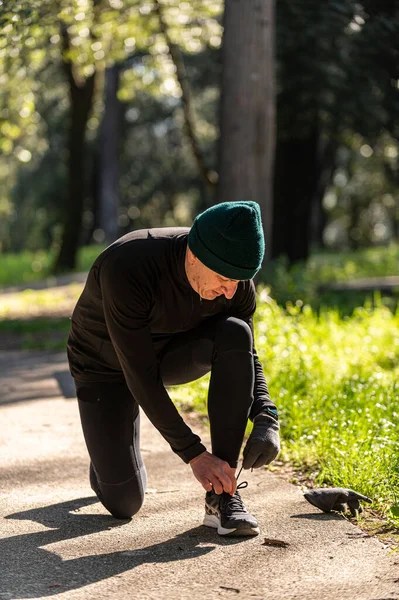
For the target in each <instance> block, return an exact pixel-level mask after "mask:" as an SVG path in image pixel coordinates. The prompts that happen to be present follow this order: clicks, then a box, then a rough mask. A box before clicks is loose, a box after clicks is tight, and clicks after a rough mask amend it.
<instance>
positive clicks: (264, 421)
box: [242, 413, 280, 469]
mask: <svg viewBox="0 0 399 600" xmlns="http://www.w3.org/2000/svg"><path fill="white" fill-rule="evenodd" d="M279 429H280V427H279V424H278V421H277V419H273V417H271V416H269V415H266V414H262V413H261V414H259V415H257V416H256V417H255V418H254V426H253V429H252V432H251V435H250V436H249V438H248V441H247V443H246V445H245V448H244V460H243V463H242V466H243V468H244V469H258V468H259V467H263V465H268V464H269V463H271V462H272V460H274V459H275V458H276V456H277V454H278V453H279V452H280V435H279Z"/></svg>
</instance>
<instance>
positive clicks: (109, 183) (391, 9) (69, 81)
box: [0, 0, 399, 274]
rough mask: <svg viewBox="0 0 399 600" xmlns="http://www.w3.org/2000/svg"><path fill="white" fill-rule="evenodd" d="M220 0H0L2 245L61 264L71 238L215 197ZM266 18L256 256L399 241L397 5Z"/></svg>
mask: <svg viewBox="0 0 399 600" xmlns="http://www.w3.org/2000/svg"><path fill="white" fill-rule="evenodd" d="M224 8H225V7H224V3H223V2H222V1H221V0H220V1H219V0H206V1H204V0H201V1H200V0H192V1H191V2H184V1H183V2H182V1H178V0H163V1H162V2H161V1H159V2H157V1H156V2H150V1H147V0H142V1H141V2H138V1H137V0H70V1H62V0H30V1H29V2H27V1H25V0H15V1H14V2H13V3H12V7H11V6H10V5H9V3H6V2H0V83H1V92H0V103H1V104H0V183H1V185H0V252H1V254H2V255H3V256H4V255H5V253H20V252H22V251H38V250H40V251H51V253H52V254H51V256H52V257H53V258H52V263H51V264H47V265H46V269H47V270H49V269H53V270H54V269H58V270H66V266H67V265H68V264H69V266H71V267H72V266H73V267H75V266H76V265H77V262H76V261H77V258H76V257H77V250H78V248H79V247H81V246H84V245H88V244H104V243H107V242H109V241H111V240H112V239H114V238H115V237H117V236H119V235H122V234H124V233H126V232H128V231H130V230H131V229H135V228H141V227H149V226H166V225H175V224H177V225H189V224H190V223H191V221H192V219H193V217H194V216H195V215H196V214H197V213H198V212H199V211H200V210H202V209H204V208H206V207H207V206H209V205H211V204H212V203H214V202H217V201H218V189H217V180H218V169H219V153H220V146H221V145H223V140H222V139H220V95H221V84H220V81H221V70H222V60H221V44H222V40H223V11H224ZM273 29H274V31H273V34H274V38H275V56H274V70H275V74H276V107H277V111H276V125H277V128H276V140H275V148H276V152H275V163H274V195H273V209H274V210H273V217H272V220H273V227H272V234H273V235H272V244H271V245H272V250H271V256H272V257H273V258H276V259H277V258H279V257H285V258H280V261H281V260H283V261H284V260H286V261H287V263H288V264H295V263H298V262H300V261H304V260H306V259H308V258H309V256H310V255H311V254H312V253H314V251H316V250H320V249H326V248H327V249H333V250H343V249H349V250H351V249H356V248H362V247H369V246H372V245H384V246H386V245H387V244H389V243H391V242H395V241H397V240H398V229H399V196H398V194H399V192H398V189H399V158H398V135H399V119H398V117H399V95H398V92H399V72H398V69H399V67H398V65H399V60H398V51H399V2H398V1H397V0H386V1H384V2H381V1H379V0H364V1H363V2H355V1H352V0H326V1H325V2H322V3H320V2H317V1H316V0H280V1H279V2H277V3H276V6H275V22H274V24H273ZM235 51H236V53H237V55H238V54H239V53H240V52H242V48H239V47H237V48H236V49H235ZM237 62H238V61H237ZM237 68H238V67H237ZM179 69H180V72H179ZM185 95H186V96H185ZM184 96H185V97H184ZM187 101H189V105H188V110H187ZM231 109H232V110H234V107H231ZM190 119H191V120H190ZM190 125H191V128H192V129H193V128H194V131H191V132H190V130H189V128H190ZM71 157H72V158H71ZM74 161H75V165H74ZM71 165H72V166H71ZM74 169H75V170H74ZM219 191H220V190H219ZM77 196H79V198H80V199H78V200H79V201H77ZM234 199H238V198H232V200H234ZM68 220H69V221H68ZM68 222H69V229H72V230H73V234H74V236H75V241H72V242H71V243H70V244H69V249H68V253H69V254H71V253H72V254H73V257H71V260H65V257H64V260H63V261H61V262H60V260H59V258H60V257H59V252H60V247H61V245H62V243H63V242H62V236H63V232H64V231H65V229H66V228H68ZM64 241H65V240H64ZM57 255H58V261H57ZM0 256H1V255H0ZM39 262H40V261H39ZM39 262H36V269H37V273H38V274H44V272H45V270H44V268H45V262H46V261H41V263H40V264H43V267H41V266H40V265H39ZM279 264H281V262H280V263H279ZM42 269H43V271H42Z"/></svg>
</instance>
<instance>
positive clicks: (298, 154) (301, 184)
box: [272, 123, 319, 264]
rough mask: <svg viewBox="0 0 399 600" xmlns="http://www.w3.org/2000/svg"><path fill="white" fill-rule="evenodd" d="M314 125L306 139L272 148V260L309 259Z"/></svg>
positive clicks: (315, 164)
mask: <svg viewBox="0 0 399 600" xmlns="http://www.w3.org/2000/svg"><path fill="white" fill-rule="evenodd" d="M318 137H319V136H318V127H317V123H316V124H315V126H314V127H313V130H312V131H310V132H309V135H308V136H307V137H303V138H292V139H280V140H278V142H277V148H276V168H275V181H274V186H275V187H274V219H273V248H272V257H273V258H277V257H279V256H282V255H284V256H286V257H287V258H288V260H289V262H290V263H291V264H292V263H295V262H299V261H301V260H306V259H307V258H308V256H309V240H310V233H311V232H310V227H311V214H312V202H313V199H314V196H315V193H316V190H317V185H318V179H319V172H318V160H317V148H318Z"/></svg>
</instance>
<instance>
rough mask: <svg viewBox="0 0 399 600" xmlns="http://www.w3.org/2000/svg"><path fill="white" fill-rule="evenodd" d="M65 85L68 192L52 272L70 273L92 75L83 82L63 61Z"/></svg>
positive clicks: (80, 212)
mask: <svg viewBox="0 0 399 600" xmlns="http://www.w3.org/2000/svg"><path fill="white" fill-rule="evenodd" d="M62 38H63V45H64V51H65V52H66V51H67V50H68V48H69V36H68V32H67V30H66V28H63V29H62ZM64 68H65V71H66V73H67V76H68V81H69V95H70V102H71V123H70V129H69V142H68V149H69V157H68V190H67V204H66V207H65V217H64V223H63V225H64V229H63V234H62V240H61V247H60V251H59V254H58V258H57V260H56V263H55V266H54V271H55V272H62V271H71V270H73V269H74V268H75V266H76V258H77V251H78V247H79V238H80V233H81V228H82V216H83V201H84V196H85V144H84V142H85V133H86V125H87V121H88V118H89V114H90V111H91V108H92V103H93V94H94V82H95V75H96V73H95V72H94V73H93V75H91V76H90V77H88V78H87V79H83V80H82V79H79V78H78V77H75V74H74V69H73V64H72V63H71V62H69V61H64Z"/></svg>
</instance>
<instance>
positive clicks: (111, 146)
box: [99, 64, 122, 244]
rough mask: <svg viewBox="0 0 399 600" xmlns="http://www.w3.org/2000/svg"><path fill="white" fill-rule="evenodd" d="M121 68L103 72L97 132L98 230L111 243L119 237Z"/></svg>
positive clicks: (114, 67)
mask: <svg viewBox="0 0 399 600" xmlns="http://www.w3.org/2000/svg"><path fill="white" fill-rule="evenodd" d="M120 69H121V67H120V65H118V64H116V65H114V66H113V67H109V68H108V69H107V70H106V72H105V106H104V116H103V121H102V125H101V132H100V190H99V200H100V207H99V208H100V214H99V223H100V228H101V229H102V230H103V231H104V236H105V237H104V240H105V242H106V244H110V243H111V242H113V241H115V240H116V238H117V237H118V209H119V193H118V179H119V178H118V170H119V169H118V160H119V151H120V134H121V117H122V111H121V103H120V102H119V100H118V96H117V93H118V89H119V74H120Z"/></svg>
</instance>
